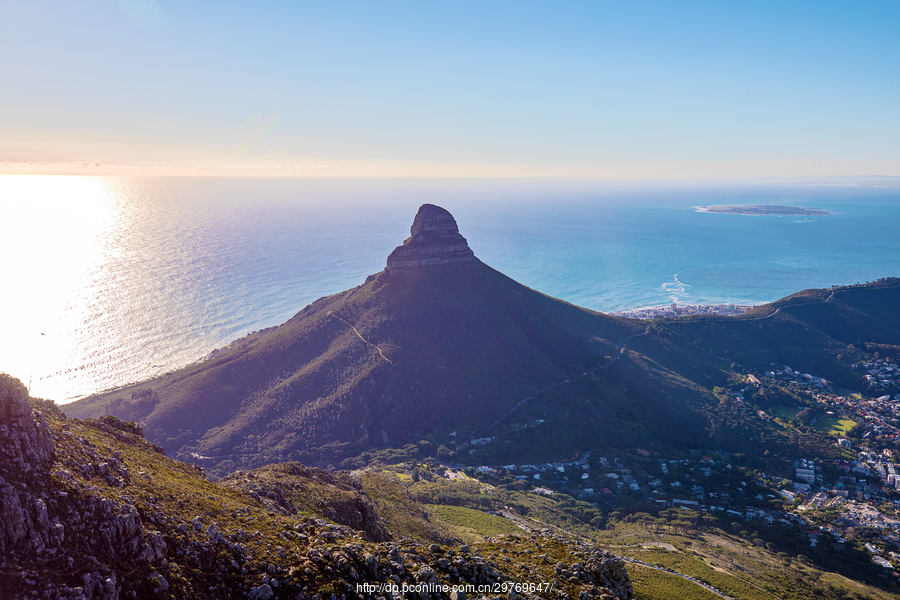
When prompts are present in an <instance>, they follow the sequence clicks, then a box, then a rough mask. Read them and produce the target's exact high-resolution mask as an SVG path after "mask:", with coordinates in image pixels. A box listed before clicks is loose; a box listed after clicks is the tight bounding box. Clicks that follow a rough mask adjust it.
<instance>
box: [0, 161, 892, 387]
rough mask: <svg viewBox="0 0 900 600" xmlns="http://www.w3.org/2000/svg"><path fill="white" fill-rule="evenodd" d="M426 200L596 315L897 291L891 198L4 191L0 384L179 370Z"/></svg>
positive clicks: (267, 315) (45, 183)
mask: <svg viewBox="0 0 900 600" xmlns="http://www.w3.org/2000/svg"><path fill="white" fill-rule="evenodd" d="M425 202H430V203H433V204H438V205H440V206H443V207H444V208H446V209H447V210H449V211H450V212H451V213H453V215H454V216H455V217H456V220H457V222H458V223H459V227H460V232H461V233H462V234H463V235H464V236H465V237H466V238H467V239H468V241H469V245H470V246H471V248H472V249H473V250H474V252H475V254H476V256H478V257H479V258H480V259H481V260H482V261H484V262H485V263H487V264H489V265H490V266H492V267H494V268H496V269H497V270H499V271H501V272H503V273H505V274H507V275H509V276H510V277H512V278H514V279H516V280H518V281H520V282H521V283H523V284H525V285H528V286H530V287H532V288H534V289H537V290H539V291H541V292H544V293H546V294H549V295H551V296H555V297H557V298H562V299H563V300H566V301H568V302H572V303H573V304H577V305H580V306H584V307H587V308H590V309H593V310H599V311H607V312H608V311H619V310H625V309H629V308H638V307H645V306H658V305H665V304H670V303H671V302H678V303H679V304H720V303H741V304H746V303H752V304H757V303H763V302H769V301H773V300H777V299H778V298H781V297H784V296H786V295H789V294H791V293H794V292H797V291H800V290H802V289H806V288H811V287H828V286H831V285H839V284H848V283H857V282H864V281H870V280H874V279H878V278H881V277H887V276H898V275H900V260H898V259H900V189H898V188H896V187H877V186H868V187H866V186H849V185H810V184H802V183H797V182H787V183H767V184H763V183H758V184H736V183H676V184H673V183H642V184H623V183H608V182H590V181H574V182H573V181H550V180H536V181H533V180H512V181H510V180H434V179H403V180H398V179H368V180H352V179H343V180H340V179H250V178H248V179H239V178H233V179H217V178H143V179H142V178H116V177H75V176H73V177H67V176H20V175H4V176H0V208H2V215H3V231H2V236H0V251H2V256H3V262H2V267H3V280H4V286H3V295H2V297H3V300H2V309H3V310H2V311H0V313H2V314H0V331H2V344H0V371H4V372H7V373H10V374H11V375H14V376H16V377H18V378H20V379H21V380H22V381H23V382H24V383H25V384H26V385H30V389H31V393H32V395H33V396H37V397H44V398H50V399H53V400H55V401H57V402H59V403H65V402H68V401H72V400H74V399H77V398H80V397H83V396H85V395H89V394H91V393H93V392H97V391H100V390H104V389H109V388H112V387H115V386H119V385H124V384H126V383H131V382H134V381H139V380H143V379H146V378H149V377H153V376H155V375H159V374H162V373H165V372H167V371H170V370H173V369H176V368H178V367H181V366H184V365H186V364H189V363H191V362H194V361H196V360H198V359H200V358H202V357H203V356H205V355H206V354H207V353H209V352H210V351H211V350H213V349H215V348H218V347H221V346H224V345H226V344H228V343H229V342H230V341H232V340H234V339H236V338H239V337H242V336H243V335H245V334H247V333H249V332H251V331H255V330H258V329H262V328H264V327H269V326H272V325H277V324H279V323H282V322H284V321H285V320H287V319H288V318H290V317H291V316H292V315H293V314H295V313H296V312H297V311H299V310H300V309H301V308H303V307H304V306H305V305H307V304H309V303H310V302H312V301H313V300H315V299H317V298H319V297H321V296H325V295H328V294H333V293H336V292H340V291H342V290H345V289H347V288H350V287H354V286H356V285H359V284H361V283H362V282H363V281H364V280H365V278H366V276H368V275H370V274H372V273H376V272H378V271H380V270H381V269H382V268H384V263H385V259H386V258H387V255H388V254H389V253H390V251H391V250H392V249H393V248H394V247H395V246H397V245H398V244H400V243H402V241H403V240H404V239H405V238H406V237H407V236H408V235H409V226H410V224H411V223H412V218H413V216H414V215H415V212H416V209H417V208H418V206H419V205H420V204H422V203H425ZM711 204H777V205H791V206H799V207H805V208H817V209H823V210H827V211H829V212H831V213H833V214H830V215H817V216H775V215H766V216H744V215H731V214H709V213H700V212H697V211H696V209H695V208H694V207H695V206H699V205H711Z"/></svg>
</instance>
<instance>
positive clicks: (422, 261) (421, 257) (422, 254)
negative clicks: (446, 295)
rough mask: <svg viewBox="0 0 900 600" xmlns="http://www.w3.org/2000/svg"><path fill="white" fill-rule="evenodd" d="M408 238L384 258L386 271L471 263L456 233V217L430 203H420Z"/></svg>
mask: <svg viewBox="0 0 900 600" xmlns="http://www.w3.org/2000/svg"><path fill="white" fill-rule="evenodd" d="M410 234H411V235H410V237H409V238H407V239H406V241H404V242H403V244H402V245H400V246H397V248H395V249H394V251H393V252H391V254H390V256H388V259H387V267H386V268H385V271H386V272H387V273H396V272H402V271H403V270H405V269H421V268H423V267H434V266H438V265H451V264H473V263H474V261H475V254H474V253H473V252H472V249H471V248H469V243H468V242H467V241H466V238H464V237H463V236H462V235H460V233H459V227H457V225H456V219H454V218H453V215H451V214H450V213H449V212H447V211H446V210H444V209H443V208H441V207H440V206H435V205H434V204H423V205H422V206H421V207H419V212H418V213H417V214H416V218H415V219H414V220H413V224H412V227H411V228H410Z"/></svg>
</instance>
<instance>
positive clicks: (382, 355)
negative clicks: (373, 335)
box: [328, 310, 394, 364]
mask: <svg viewBox="0 0 900 600" xmlns="http://www.w3.org/2000/svg"><path fill="white" fill-rule="evenodd" d="M328 314H329V315H331V316H332V317H334V318H335V319H337V320H338V321H340V322H341V323H343V324H344V325H346V326H347V327H349V328H350V329H352V330H353V333H355V334H356V337H358V338H359V339H361V340H362V342H363V343H364V344H366V345H369V346H372V347H373V348H375V349H376V350H378V354H379V356H381V358H383V359H384V360H386V361H387V362H389V363H392V364H393V362H394V361H392V360H391V359H389V358H388V357H387V356H385V355H384V352H382V351H381V348H379V347H378V344H373V343H372V342H370V341H369V340H367V339H366V338H364V337H363V336H362V334H361V333H360V332H359V330H358V329H357V328H356V327H354V326H353V324H352V323H350V321H348V320H347V319H342V318H341V317H339V316H337V315H336V314H334V313H333V312H331V311H330V310H329V311H328Z"/></svg>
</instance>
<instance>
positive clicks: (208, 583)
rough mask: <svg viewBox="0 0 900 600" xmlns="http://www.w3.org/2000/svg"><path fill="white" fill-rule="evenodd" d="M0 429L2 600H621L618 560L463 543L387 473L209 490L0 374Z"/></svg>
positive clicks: (297, 474)
mask: <svg viewBox="0 0 900 600" xmlns="http://www.w3.org/2000/svg"><path fill="white" fill-rule="evenodd" d="M0 417H2V422H0V453H2V456H3V461H2V462H0V597H2V598H3V599H4V600H6V599H11V600H13V599H16V600H24V599H26V598H29V599H30V598H51V599H52V598H59V599H67V600H119V599H125V598H136V599H141V600H144V599H148V600H149V599H157V598H158V599H178V600H181V599H185V600H187V599H213V598H215V599H217V600H218V599H223V598H235V599H237V598H241V599H244V598H249V599H252V600H269V599H272V598H298V599H310V600H312V599H331V598H335V599H337V598H342V599H345V598H346V599H350V598H363V597H366V598H369V597H378V598H390V599H393V598H396V597H398V594H401V595H402V591H403V589H404V588H403V586H406V587H407V589H413V588H414V587H415V586H419V587H418V588H416V589H419V590H420V591H422V590H424V591H422V594H420V595H419V596H418V597H421V598H428V599H429V600H437V598H450V597H452V598H456V599H457V600H458V599H460V598H465V597H466V592H465V591H452V588H451V587H450V586H456V587H460V586H465V585H472V586H486V587H482V588H480V589H481V590H482V591H481V592H479V591H475V590H478V589H479V588H469V597H477V596H493V595H497V594H498V593H500V592H502V593H503V595H506V594H507V593H508V590H510V589H519V590H520V592H521V593H520V594H519V595H520V596H522V597H545V598H547V597H552V598H564V597H569V598H580V599H587V598H608V599H611V598H620V599H623V600H625V599H628V598H631V597H632V588H631V583H630V580H629V579H628V575H627V573H626V571H625V566H624V563H623V562H622V560H621V559H618V558H616V557H614V556H612V555H610V554H608V553H605V552H603V551H602V550H599V549H597V548H595V547H593V546H589V545H584V544H575V543H573V542H569V541H566V540H565V539H564V538H562V537H560V536H558V535H556V534H553V533H550V532H549V531H543V532H533V533H530V534H525V533H523V534H521V535H511V536H500V537H496V538H490V539H486V540H485V541H484V542H482V543H479V544H473V545H465V544H463V543H462V541H461V540H459V539H458V538H456V537H454V536H453V535H452V533H450V532H449V531H447V530H446V529H443V528H441V527H440V526H439V525H436V524H435V523H431V522H430V521H429V515H428V513H427V512H426V511H425V510H424V509H423V508H422V506H421V505H419V504H418V503H416V501H415V500H413V499H412V497H411V496H410V495H409V492H408V491H407V490H406V488H405V487H404V486H403V485H401V484H400V483H399V482H398V480H397V479H396V478H395V477H393V476H392V475H390V474H379V473H374V472H367V473H362V474H356V475H355V476H354V475H351V474H347V473H328V472H325V471H322V470H319V469H311V468H307V467H304V466H302V465H299V464H297V463H287V464H279V465H270V466H268V467H264V468H261V469H257V470H255V471H248V472H236V473H234V474H232V475H231V476H229V477H227V478H225V479H224V480H222V481H220V482H211V481H209V480H208V479H207V478H206V477H205V476H204V474H203V472H202V470H200V469H199V468H197V467H195V466H193V465H189V464H186V463H182V462H179V461H176V460H172V459H170V458H168V457H166V456H165V453H164V452H163V451H162V449H161V448H160V447H159V446H156V445H154V444H151V443H149V442H148V441H146V440H145V439H144V437H143V435H142V431H141V429H140V427H138V426H137V425H135V424H133V423H126V422H123V421H121V420H119V419H118V418H116V417H112V416H107V417H103V418H101V419H97V420H83V421H82V420H77V419H69V418H66V417H65V416H64V415H63V414H62V413H61V412H60V411H59V410H58V409H56V407H55V405H53V404H52V403H50V402H44V401H40V400H32V399H29V398H28V394H27V392H26V390H25V388H24V386H23V385H22V384H21V383H20V382H19V381H18V380H15V379H12V378H10V377H8V376H5V375H3V376H2V377H0ZM531 582H542V583H543V584H544V585H543V586H542V587H541V588H536V587H535V586H532V587H531V588H527V587H522V585H521V584H525V583H531ZM516 584H519V587H518V588H515V585H516ZM440 585H445V586H448V587H446V588H440V587H437V586H440ZM423 586H427V587H423ZM473 591H475V593H473ZM492 591H494V592H497V593H491V592H492ZM451 594H452V595H451ZM413 595H414V594H413ZM406 597H412V596H410V595H407V596H406Z"/></svg>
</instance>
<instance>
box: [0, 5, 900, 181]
mask: <svg viewBox="0 0 900 600" xmlns="http://www.w3.org/2000/svg"><path fill="white" fill-rule="evenodd" d="M898 26H900V3H896V2H883V3H879V2H869V3H858V2H853V3H851V2H844V3H835V2H793V3H774V2H768V3H767V2H752V3H751V2H721V1H719V2H708V3H706V2H600V1H594V2H499V1H497V2H486V1H483V0H482V1H480V2H444V3H438V2H423V1H417V2H339V1H329V2H262V1H261V2H240V3H238V2H221V1H219V2H196V1H195V2H170V1H168V0H81V1H79V2H77V3H74V2H63V1H55V2H54V1H44V0H29V2H15V1H13V0H0V52H2V56H4V60H2V61H0V81H2V86H0V87H2V92H0V172H7V173H9V172H87V173H111V172H123V173H138V172H150V173H155V172H158V173H166V174H179V173H184V174H193V173H206V174H257V175H297V176H306V175H328V176H373V175H375V176H378V175H384V176H429V175H432V176H477V177H484V176H487V177H505V176H514V177H520V176H541V177H622V178H679V177H684V178H704V177H759V176H762V177H765V176H810V175H818V176H827V175H900V35H898V33H897V32H898V31H900V27H898ZM29 163H30V164H29ZM38 163H45V164H38Z"/></svg>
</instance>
